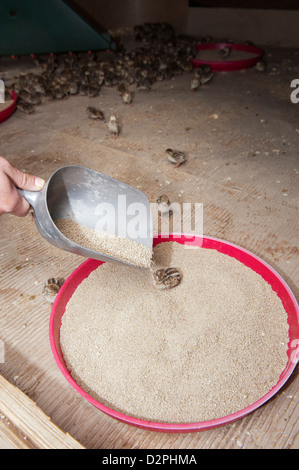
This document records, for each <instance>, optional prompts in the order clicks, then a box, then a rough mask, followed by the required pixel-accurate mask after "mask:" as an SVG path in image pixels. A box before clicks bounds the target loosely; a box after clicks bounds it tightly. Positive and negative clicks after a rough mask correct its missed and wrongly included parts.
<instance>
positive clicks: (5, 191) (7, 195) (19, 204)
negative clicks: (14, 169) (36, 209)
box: [0, 174, 30, 217]
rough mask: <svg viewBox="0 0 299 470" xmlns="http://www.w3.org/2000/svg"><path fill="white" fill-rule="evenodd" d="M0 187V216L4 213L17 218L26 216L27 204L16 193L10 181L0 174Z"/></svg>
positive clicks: (28, 206) (28, 207)
mask: <svg viewBox="0 0 299 470" xmlns="http://www.w3.org/2000/svg"><path fill="white" fill-rule="evenodd" d="M0 186H1V201H0V215H1V214H4V213H9V214H13V215H16V216H19V217H24V216H25V215H27V213H28V211H29V209H30V205H29V203H28V202H27V201H26V200H25V199H24V198H23V197H22V196H21V195H20V194H19V193H18V191H17V189H16V187H15V186H14V184H13V183H12V182H11V180H10V179H9V178H8V177H7V176H5V175H3V174H2V175H1V174H0Z"/></svg>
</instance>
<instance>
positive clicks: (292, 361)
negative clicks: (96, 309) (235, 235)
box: [49, 234, 299, 433]
mask: <svg viewBox="0 0 299 470" xmlns="http://www.w3.org/2000/svg"><path fill="white" fill-rule="evenodd" d="M167 241H174V242H178V243H180V244H183V245H184V244H186V245H194V246H200V247H202V248H206V249H212V250H217V251H218V252H220V253H223V254H226V255H228V256H231V257H233V258H235V259H236V260H238V261H239V262H241V263H243V264H244V265H245V266H247V267H249V268H250V269H252V270H253V271H255V272H256V273H258V274H259V275H260V276H262V278H263V279H264V280H265V281H266V282H268V283H269V284H270V286H271V287H272V289H273V291H274V292H276V294H277V295H278V297H279V298H280V300H281V302H282V304H283V306H284V309H285V311H286V313H287V321H288V325H289V343H288V351H287V354H288V362H287V365H286V367H285V368H284V370H282V371H281V374H280V377H279V380H278V382H277V383H276V385H275V386H274V387H272V389H271V390H269V391H268V392H267V393H266V394H265V395H264V396H262V397H261V398H260V399H259V400H257V401H256V402H255V403H252V404H251V405H250V406H247V407H246V408H244V409H241V410H240V411H238V412H236V413H233V414H230V415H227V416H223V417H221V418H217V419H212V420H210V421H201V422H190V423H162V422H154V421H153V422H151V421H146V420H142V419H137V418H134V417H131V416H127V415H125V414H123V413H120V412H118V411H115V410H114V409H111V408H108V407H107V406H105V405H103V404H102V403H100V402H99V401H97V400H95V399H94V398H93V397H91V396H90V395H89V394H88V393H87V392H86V391H84V390H83V389H82V388H81V387H80V386H79V385H78V384H77V383H76V381H75V380H74V379H73V377H72V376H71V373H70V371H69V370H68V369H67V367H66V364H65V361H64V358H63V354H62V351H61V346H60V327H61V321H62V316H63V315H64V312H65V309H66V306H67V304H68V301H69V300H70V298H71V297H72V295H73V293H74V292H75V291H76V289H77V287H78V286H79V284H80V283H81V282H82V281H83V280H84V279H85V278H87V277H88V276H89V274H90V273H91V272H92V271H94V270H95V269H96V268H97V267H98V266H100V265H101V264H103V263H102V262H101V261H96V260H91V259H87V260H85V261H84V262H83V263H82V264H81V265H80V266H79V267H78V268H77V269H75V271H74V272H73V273H72V274H71V275H70V276H69V277H68V279H67V280H66V281H65V283H64V284H63V286H62V288H61V289H60V291H59V293H58V295H57V298H56V300H55V302H54V304H53V308H52V312H51V317H50V326H49V335H50V343H51V348H52V352H53V355H54V358H55V360H56V363H57V365H58V367H59V369H60V370H61V372H62V374H63V375H64V377H65V378H66V379H67V381H68V382H69V383H70V385H71V386H72V387H73V388H74V389H75V390H76V391H77V392H78V393H79V394H80V395H81V396H82V397H84V398H85V399H86V400H88V401H89V402H90V403H91V404H92V405H94V406H95V407H96V408H98V409H99V410H101V411H102V412H104V413H106V414H107V415H109V416H111V417H113V418H115V419H117V420H119V421H121V422H124V423H126V424H130V425H133V426H137V427H140V428H143V429H147V430H152V431H161V432H172V433H183V432H193V431H202V430H207V429H212V428H215V427H218V426H222V425H225V424H228V423H231V422H233V421H235V420H237V419H240V418H243V417H244V416H246V415H248V414H249V413H251V412H252V411H254V410H256V409H257V408H258V407H260V406H261V405H263V404H264V403H265V402H267V401H268V400H269V399H270V398H271V397H273V396H274V395H275V394H276V393H277V392H278V391H279V390H280V388H281V387H282V386H283V385H284V384H285V383H286V381H287V380H288V379H289V377H290V375H291V374H292V372H293V370H294V369H295V367H296V363H297V361H298V356H299V309H298V304H297V302H296V299H295V297H294V295H293V293H292V292H291V290H290V288H289V287H288V285H287V284H286V283H285V281H284V280H283V279H282V278H281V276H280V275H279V274H278V273H277V272H276V271H275V270H274V269H273V268H271V266H269V265H268V264H267V263H266V262H264V261H263V260H262V259H260V258H259V257H257V256H255V255H254V254H252V253H250V252H249V251H247V250H245V249H243V248H240V247H239V246H237V245H234V244H232V243H229V242H226V241H224V240H220V239H217V238H212V237H200V236H191V235H188V234H185V235H184V234H183V235H182V234H172V235H168V236H165V235H159V236H155V237H154V246H155V245H157V244H158V243H163V242H167Z"/></svg>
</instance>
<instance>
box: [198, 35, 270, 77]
mask: <svg viewBox="0 0 299 470" xmlns="http://www.w3.org/2000/svg"><path fill="white" fill-rule="evenodd" d="M224 47H229V48H230V49H231V50H232V51H241V52H247V53H249V54H254V57H250V58H247V59H241V60H240V59H239V60H225V59H223V60H198V59H191V62H192V64H193V67H195V68H196V67H200V66H202V65H209V66H210V67H211V69H212V70H216V71H218V72H229V71H234V70H242V69H247V68H249V67H253V66H254V65H255V64H256V63H257V61H258V60H260V59H261V58H262V57H263V55H264V51H263V50H262V49H260V48H259V47H257V46H251V45H249V44H238V43H236V44H235V43H230V42H218V43H207V44H197V45H196V49H197V50H198V51H211V50H220V49H223V48H224Z"/></svg>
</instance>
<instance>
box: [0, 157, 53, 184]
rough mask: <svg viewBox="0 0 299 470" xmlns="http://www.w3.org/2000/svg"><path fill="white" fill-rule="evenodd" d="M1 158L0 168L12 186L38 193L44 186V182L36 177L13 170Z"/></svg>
mask: <svg viewBox="0 0 299 470" xmlns="http://www.w3.org/2000/svg"><path fill="white" fill-rule="evenodd" d="M3 160H4V159H2V158H1V161H0V166H1V167H2V169H3V170H4V172H5V173H6V174H7V176H8V177H9V178H10V180H11V181H12V182H13V184H14V185H15V186H16V187H17V188H20V189H27V190H28V191H39V190H40V189H42V187H43V186H44V184H45V180H43V179H42V178H39V177H37V176H34V175H31V174H29V173H25V172H23V171H20V170H18V169H17V168H14V167H13V166H12V165H11V164H10V163H9V162H8V161H7V160H4V161H3Z"/></svg>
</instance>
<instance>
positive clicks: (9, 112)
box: [0, 91, 18, 124]
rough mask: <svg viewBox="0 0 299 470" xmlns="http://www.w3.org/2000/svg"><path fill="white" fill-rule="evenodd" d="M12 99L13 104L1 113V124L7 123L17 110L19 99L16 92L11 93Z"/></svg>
mask: <svg viewBox="0 0 299 470" xmlns="http://www.w3.org/2000/svg"><path fill="white" fill-rule="evenodd" d="M11 99H12V100H13V102H12V103H11V104H10V105H9V106H8V107H7V108H5V109H3V110H2V111H0V124H1V123H2V122H4V121H6V119H8V118H9V116H11V115H12V113H13V112H14V110H15V109H16V106H17V99H18V97H17V95H16V94H15V92H14V91H12V92H11Z"/></svg>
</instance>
